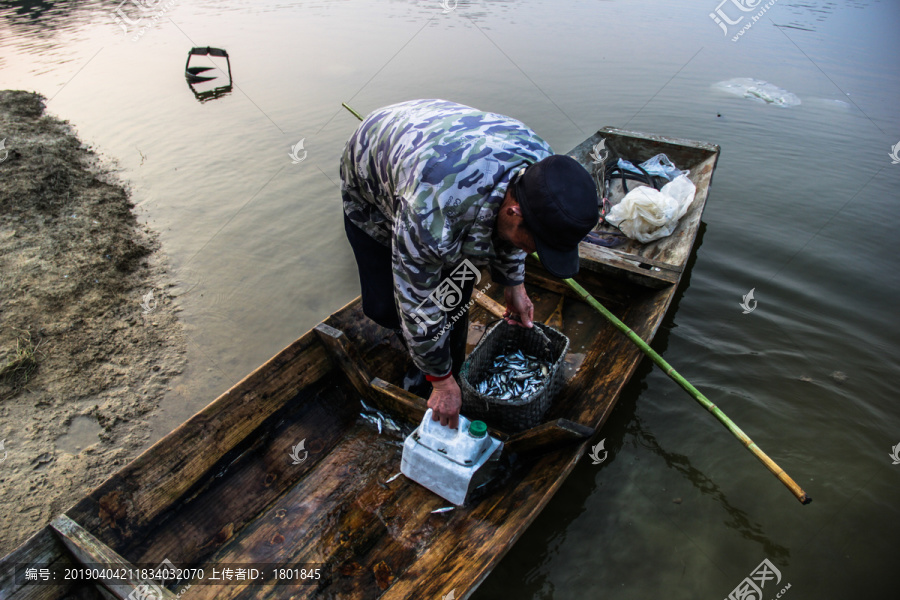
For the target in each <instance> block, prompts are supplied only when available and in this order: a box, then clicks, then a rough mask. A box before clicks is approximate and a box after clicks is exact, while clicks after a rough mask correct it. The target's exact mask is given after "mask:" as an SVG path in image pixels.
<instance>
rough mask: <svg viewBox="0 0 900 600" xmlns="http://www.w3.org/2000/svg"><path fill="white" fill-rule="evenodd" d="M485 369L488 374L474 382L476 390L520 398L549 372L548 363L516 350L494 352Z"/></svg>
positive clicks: (539, 382)
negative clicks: (495, 354)
mask: <svg viewBox="0 0 900 600" xmlns="http://www.w3.org/2000/svg"><path fill="white" fill-rule="evenodd" d="M486 372H487V373H488V374H489V375H488V376H487V378H485V379H484V380H483V381H481V382H479V383H477V384H475V389H476V390H478V393H479V394H484V395H485V396H494V397H495V398H500V399H501V400H509V399H510V398H524V397H526V396H530V395H531V394H533V393H535V392H537V391H539V390H540V389H541V387H542V386H543V385H544V383H545V381H546V380H547V376H548V375H550V363H549V362H548V361H546V360H541V359H539V358H537V357H536V356H532V355H530V354H525V353H523V352H522V351H521V350H516V351H515V352H512V353H510V354H501V355H499V356H497V357H496V358H495V359H494V365H493V366H492V367H488V368H487V369H486Z"/></svg>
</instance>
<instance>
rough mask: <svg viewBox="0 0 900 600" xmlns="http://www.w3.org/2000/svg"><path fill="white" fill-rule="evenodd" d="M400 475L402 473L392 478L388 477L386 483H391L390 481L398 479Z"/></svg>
mask: <svg viewBox="0 0 900 600" xmlns="http://www.w3.org/2000/svg"><path fill="white" fill-rule="evenodd" d="M400 475H401V474H400V473H397V474H396V475H392V476H391V478H390V479H388V480H387V481H385V483H390V482H392V481H393V480H395V479H397V478H398V477H400Z"/></svg>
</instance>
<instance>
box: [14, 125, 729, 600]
mask: <svg viewBox="0 0 900 600" xmlns="http://www.w3.org/2000/svg"><path fill="white" fill-rule="evenodd" d="M602 139H605V140H606V144H607V148H610V149H613V150H615V151H616V152H618V154H619V155H621V156H623V157H627V158H629V159H631V160H632V161H634V162H638V161H643V160H646V159H647V158H650V157H651V156H653V155H655V154H657V153H659V152H664V153H666V154H667V155H668V156H669V157H670V158H671V159H672V160H673V161H674V162H675V164H676V165H677V166H679V167H680V168H682V169H690V172H691V174H690V178H691V179H692V180H693V182H694V183H695V184H696V186H697V194H696V198H695V200H694V203H693V205H692V207H691V209H690V210H689V212H688V213H687V215H685V217H683V218H682V220H681V222H680V224H679V226H678V229H677V230H676V232H675V233H674V234H673V235H672V236H670V237H668V238H665V239H662V240H658V241H657V242H653V243H650V244H646V245H640V244H635V243H629V244H627V245H624V246H622V247H619V248H615V249H609V248H600V247H597V246H592V245H589V244H582V248H581V251H582V269H581V273H580V274H579V281H580V282H581V283H582V285H583V286H584V287H586V288H587V289H588V290H589V291H590V292H591V293H592V294H594V295H595V297H597V298H598V299H599V300H600V301H601V302H603V303H604V304H605V305H606V306H607V307H608V308H609V309H610V310H612V311H613V312H614V313H615V314H616V315H617V316H618V317H619V318H621V319H622V320H623V321H624V322H625V323H627V324H628V325H629V326H630V327H631V328H632V329H633V330H634V331H635V332H636V333H637V334H638V335H640V336H641V337H642V338H643V339H645V340H648V341H649V340H651V339H652V338H653V336H654V334H655V333H656V330H657V328H658V327H659V325H660V323H661V321H662V319H663V317H664V315H665V314H666V310H667V309H668V307H669V304H670V302H671V301H672V297H673V295H674V293H675V290H676V287H677V285H678V282H679V280H680V278H681V275H682V274H683V271H684V268H685V265H686V264H687V260H688V257H689V254H690V252H691V248H692V246H693V243H694V240H695V237H696V235H697V230H698V228H699V224H700V217H701V214H702V212H703V208H704V206H705V203H706V197H707V192H708V189H709V185H710V183H711V179H712V175H713V171H714V169H715V165H716V160H717V158H718V153H719V148H718V147H717V146H714V145H711V144H706V143H698V142H691V141H685V140H676V139H667V138H663V137H657V136H651V135H645V134H639V133H634V132H628V131H622V130H618V129H612V128H607V129H603V130H601V131H599V132H597V133H596V134H595V135H593V136H592V137H591V138H589V139H587V140H585V142H584V143H582V144H581V145H579V146H578V147H577V148H575V149H574V150H573V151H572V152H571V153H570V154H571V156H573V157H575V158H576V159H577V160H579V161H580V162H582V164H584V165H586V166H589V165H590V158H589V157H588V154H589V152H590V151H591V148H592V147H593V146H594V145H595V144H597V143H598V142H599V141H600V140H602ZM527 273H528V275H527V277H528V279H527V281H526V284H527V287H528V291H529V294H530V295H531V297H532V299H533V301H534V303H535V318H536V319H537V320H542V319H545V318H548V317H552V318H553V319H554V320H556V321H557V324H559V323H558V321H559V318H560V311H559V308H560V307H561V306H562V317H563V318H562V330H563V331H564V332H565V333H566V335H568V336H569V338H570V340H571V350H572V352H573V354H572V355H571V356H570V362H573V365H572V368H571V373H570V377H569V379H568V380H567V383H566V385H565V387H564V389H563V391H562V392H561V393H560V395H559V396H558V397H557V398H556V399H555V401H554V403H553V405H552V406H551V409H550V412H549V414H548V415H547V418H546V423H544V424H543V425H541V426H539V427H536V428H534V429H531V430H527V431H525V432H521V433H518V434H514V435H507V434H506V433H505V432H499V431H494V433H495V435H498V436H500V437H502V438H503V439H504V440H505V449H504V452H505V453H506V456H507V457H512V458H514V460H513V461H510V466H509V467H508V468H507V470H506V473H505V476H504V477H503V478H502V479H500V480H498V482H497V483H496V485H494V486H493V488H489V489H488V490H487V491H486V492H485V493H484V494H483V495H482V496H481V497H480V498H478V499H475V500H473V501H472V502H471V503H470V504H468V505H466V506H463V507H460V508H457V509H455V510H452V511H448V512H439V513H434V512H432V511H434V510H435V509H438V508H441V507H445V506H447V504H448V503H447V502H446V501H444V500H442V499H441V498H439V497H438V496H436V495H434V494H432V493H431V492H429V491H428V490H426V489H425V488H423V487H421V486H419V485H418V484H416V483H414V482H412V481H410V480H408V479H406V478H405V477H403V476H400V477H397V478H394V479H392V480H391V481H388V480H389V479H391V477H392V476H393V475H394V474H396V473H398V472H399V465H400V455H401V448H400V444H399V442H400V441H401V440H402V437H401V436H398V435H393V436H391V435H389V434H388V433H387V432H383V433H381V434H379V431H378V430H377V429H376V428H375V427H373V426H372V425H371V424H370V423H368V422H366V421H365V420H363V419H362V418H360V410H361V408H360V406H361V405H360V398H365V400H366V403H367V404H370V405H374V406H377V407H379V408H380V409H381V410H383V411H384V412H385V413H386V414H390V415H392V416H393V418H394V419H395V420H396V421H398V422H401V421H402V422H405V423H406V424H408V425H409V426H410V428H411V426H412V425H415V424H416V423H418V421H419V420H420V419H421V416H422V415H423V413H424V410H425V401H424V400H423V399H421V398H418V397H416V396H414V395H412V394H410V393H408V392H406V391H404V390H403V389H401V388H399V387H398V386H397V384H398V383H399V381H400V379H401V377H402V374H403V373H404V372H405V370H406V368H407V366H408V364H409V359H408V356H407V355H406V354H405V352H404V350H403V349H402V347H401V346H400V345H399V343H398V342H397V340H396V339H395V338H394V337H393V334H391V333H390V332H388V331H386V330H384V329H381V328H379V327H378V326H376V325H374V324H373V323H371V322H370V321H369V320H368V319H366V318H365V317H364V316H363V315H362V311H361V307H360V300H359V299H356V300H354V301H353V302H351V303H350V304H348V305H347V306H345V307H343V308H342V309H340V310H338V311H337V312H336V313H334V314H333V315H331V316H330V317H328V318H327V319H326V320H325V321H324V322H323V323H321V324H320V325H319V326H317V327H316V328H315V329H314V330H312V331H310V332H308V333H306V334H305V335H303V336H302V337H301V338H299V339H298V340H296V341H295V342H294V343H292V344H291V345H290V346H288V347H287V348H285V349H284V350H282V351H281V352H279V353H278V354H277V355H276V356H274V357H273V358H272V359H271V360H269V361H268V362H266V363H265V364H264V365H262V366H261V367H259V368H258V369H256V370H255V371H254V372H253V373H251V374H250V375H248V376H247V377H245V378H244V379H243V380H242V381H241V382H240V383H238V384H237V385H235V386H234V387H233V388H231V389H230V390H228V391H227V392H226V393H224V394H223V395H221V396H220V397H219V398H217V399H216V400H215V401H213V402H212V403H211V404H209V405H208V406H207V407H206V408H204V409H203V410H201V411H200V412H199V413H197V414H196V415H194V416H193V417H192V418H191V419H190V420H189V421H187V422H186V423H184V424H183V425H181V426H180V427H178V428H177V429H176V430H175V431H173V432H172V433H170V434H169V435H168V436H166V437H165V438H163V439H162V440H160V441H159V442H158V443H157V444H155V445H154V446H153V447H152V448H150V449H149V450H147V451H146V452H145V453H143V454H142V455H140V456H139V457H138V458H136V459H135V460H134V461H132V462H131V463H130V464H128V465H127V466H125V467H124V468H122V469H121V470H120V471H119V472H117V473H115V474H114V475H113V476H112V477H110V478H109V479H108V480H107V481H106V482H105V483H104V484H103V485H101V486H100V487H98V488H97V489H96V490H94V491H93V492H92V493H91V494H90V495H88V496H87V497H86V498H84V499H82V500H81V501H80V502H78V503H77V504H76V505H74V506H73V507H72V508H70V509H69V510H68V511H66V513H65V514H63V515H60V517H59V518H57V519H56V520H54V521H53V522H52V523H51V524H50V525H49V526H47V527H46V528H44V529H42V530H41V531H39V532H37V533H36V534H35V535H34V536H33V537H32V538H31V539H29V540H28V541H27V542H26V543H25V544H23V545H22V546H20V547H19V548H18V549H16V550H14V551H13V552H12V553H10V554H9V555H8V556H6V557H5V558H4V559H3V561H2V563H0V598H2V599H6V598H10V599H17V600H18V599H24V598H29V599H31V598H46V599H57V598H67V597H78V598H132V599H148V598H153V599H156V598H175V597H177V596H176V595H180V597H184V598H198V599H200V598H217V599H225V598H296V599H300V598H328V599H334V598H341V599H354V600H356V599H358V600H363V599H366V600H368V599H376V598H377V599H381V600H399V599H406V598H455V599H462V598H468V597H469V596H470V595H471V594H472V592H473V591H474V590H475V589H476V588H477V587H478V586H479V584H480V583H481V582H482V581H484V579H485V578H486V577H487V576H488V574H489V573H490V572H491V570H492V569H493V568H494V567H495V566H496V565H497V563H498V562H499V561H500V559H501V558H502V557H503V556H504V554H505V553H506V552H507V550H508V549H509V548H510V547H511V546H512V544H513V543H515V541H516V540H517V539H518V538H519V536H520V535H522V533H523V532H524V530H525V529H526V528H527V527H528V525H529V524H530V523H531V522H532V521H533V520H534V519H535V517H537V515H538V514H539V513H540V512H541V510H542V509H543V508H544V506H545V505H546V504H547V502H548V501H549V500H550V498H551V497H552V496H553V495H554V493H556V491H557V490H558V489H559V488H560V486H561V485H562V483H563V481H564V480H565V478H566V476H567V475H568V474H569V472H570V471H571V470H572V469H573V467H574V466H575V464H576V462H577V461H578V460H579V459H580V458H581V456H582V455H583V454H584V452H585V450H586V448H587V446H588V445H589V444H590V442H591V436H592V435H593V434H594V433H595V432H596V431H598V430H599V429H600V427H601V426H602V425H603V423H604V422H605V420H606V418H607V417H608V416H609V414H610V411H611V410H612V408H613V406H614V405H615V403H616V400H617V398H618V396H619V393H620V391H621V390H622V387H623V386H624V385H625V383H626V382H627V381H628V379H629V377H630V376H631V374H632V373H633V372H634V370H635V368H636V367H637V365H638V363H639V362H640V360H641V358H642V354H641V352H640V351H639V350H638V349H637V348H636V347H635V346H634V345H633V344H631V343H630V342H629V341H628V340H626V338H625V337H624V336H622V335H621V334H620V333H619V332H618V331H617V330H615V329H614V328H613V327H612V326H611V325H609V324H608V323H607V322H606V321H605V320H604V319H603V318H602V317H600V316H599V315H597V314H596V313H594V312H592V311H591V310H590V309H588V308H587V307H586V306H585V305H584V304H583V303H581V302H580V301H579V300H577V299H576V297H575V296H574V295H571V294H570V292H569V290H568V288H567V287H566V286H565V285H564V284H562V283H561V282H559V281H557V280H554V279H553V278H552V277H550V276H549V275H548V274H547V273H546V272H545V271H543V270H542V269H541V267H540V265H539V264H537V263H534V262H531V261H530V260H529V263H528V265H527ZM485 277H487V275H485ZM484 283H485V281H484V280H483V281H482V283H481V284H480V287H483V286H484ZM499 287H500V286H491V289H490V290H489V292H490V293H494V292H497V295H498V296H499V295H500V292H501V290H500V289H499ZM564 298H566V300H563V299H564ZM470 316H471V328H470V333H471V334H472V336H471V338H472V339H471V340H470V341H476V340H477V337H478V334H479V333H480V332H481V331H483V330H484V326H485V323H486V322H488V321H490V320H493V319H494V317H493V316H492V315H490V314H489V313H488V311H487V310H486V309H485V308H484V307H482V306H481V305H475V306H473V308H472V309H471V311H470ZM582 322H583V323H582ZM579 323H582V324H579ZM572 359H574V360H572ZM301 442H302V443H301ZM164 561H165V562H164ZM160 564H162V565H163V566H171V567H176V568H177V569H187V568H194V569H198V568H199V569H203V570H204V579H205V580H206V581H207V582H209V581H212V580H211V579H210V577H211V576H213V575H215V574H216V573H217V572H224V568H225V567H231V568H238V567H241V566H242V565H243V566H244V567H248V566H249V565H253V566H255V567H258V568H259V569H260V570H261V573H262V576H263V577H265V579H264V580H261V579H258V578H256V579H254V580H253V581H248V580H241V579H236V578H234V579H232V580H231V581H229V582H228V584H227V585H224V584H216V585H198V584H196V583H197V581H196V580H195V581H194V583H195V585H192V586H191V587H189V589H186V590H185V584H186V583H187V582H188V580H189V578H185V577H182V578H181V581H180V582H178V583H177V584H174V583H172V582H169V585H167V586H166V587H165V588H151V587H142V586H143V585H145V584H146V579H147V577H145V576H144V575H145V574H142V573H141V572H140V570H138V571H135V570H134V569H133V568H134V567H139V568H145V569H146V568H148V567H154V566H157V565H160ZM84 566H89V567H94V568H95V569H94V570H93V571H85V570H81V571H78V570H77V569H78V568H80V567H84ZM101 566H106V567H118V568H119V569H118V570H111V569H107V570H105V571H103V570H100V569H99V568H98V567H101ZM28 568H31V569H34V570H33V571H31V575H32V576H35V577H37V581H35V580H29V579H26V578H27V577H28V574H27V573H26V570H27V569H28ZM41 568H46V569H54V571H52V572H55V573H57V579H56V580H55V581H53V582H51V583H50V584H47V583H42V582H41V581H40V573H41V571H40V569H41ZM129 568H131V569H132V570H128V569H129ZM248 568H249V567H248ZM277 568H281V569H290V568H297V569H299V568H303V569H309V571H308V572H306V571H304V573H307V575H303V574H300V573H294V575H295V576H294V577H293V578H290V579H291V582H290V583H286V584H285V583H282V584H280V585H273V584H272V578H273V577H274V575H273V569H277ZM313 569H318V570H317V571H314V570H313ZM67 570H68V571H67ZM314 572H315V573H316V576H315V577H313V576H312V574H313V573H314ZM44 573H46V571H45V572H44ZM194 573H195V574H197V573H198V572H197V571H194ZM65 574H70V575H77V576H78V578H77V579H75V580H72V579H69V580H66V579H65V577H64V575H65ZM220 574H221V573H220ZM291 574H292V573H290V572H287V571H284V572H282V575H287V576H289V575H291ZM87 575H90V576H92V577H94V578H93V579H92V578H89V577H87ZM181 575H184V573H183V572H182V573H181ZM255 575H256V574H254V576H255ZM151 577H152V575H151Z"/></svg>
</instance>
